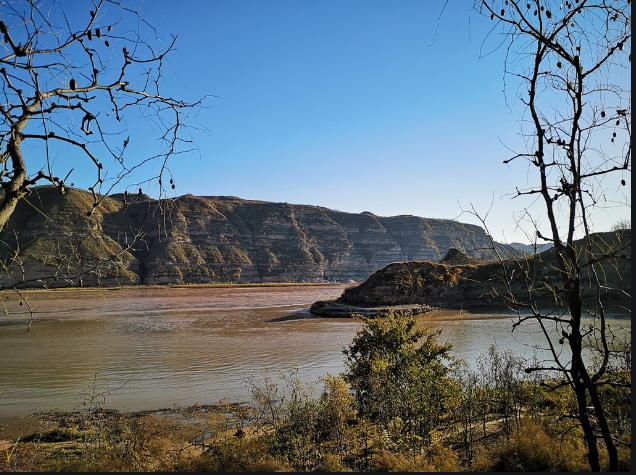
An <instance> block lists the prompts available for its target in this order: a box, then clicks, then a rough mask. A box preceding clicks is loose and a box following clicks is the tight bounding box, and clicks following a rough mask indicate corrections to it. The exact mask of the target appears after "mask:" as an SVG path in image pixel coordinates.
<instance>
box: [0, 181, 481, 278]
mask: <svg viewBox="0 0 636 475" xmlns="http://www.w3.org/2000/svg"><path fill="white" fill-rule="evenodd" d="M27 198H28V201H27V200H21V201H20V203H19V205H18V207H17V209H16V211H15V213H14V214H13V216H12V217H11V219H10V221H9V224H8V226H7V229H6V230H4V231H3V232H2V233H0V239H1V240H2V242H3V244H2V249H1V253H0V257H1V258H2V259H3V260H5V262H9V261H6V259H10V258H11V256H12V255H13V254H12V253H13V252H14V250H15V249H17V245H18V243H19V249H20V252H19V258H20V259H22V260H21V261H20V262H21V263H22V267H23V268H24V272H25V277H26V279H27V280H28V279H36V278H39V277H41V276H45V275H51V274H52V273H54V272H55V270H56V269H59V271H58V274H59V273H61V272H64V274H65V275H70V276H73V275H76V273H77V272H81V271H84V270H87V269H90V268H92V267H93V266H96V265H98V264H99V267H98V268H97V269H95V270H94V271H93V272H92V273H91V274H90V275H86V276H84V277H83V283H84V284H85V285H94V284H96V283H97V282H98V278H99V282H100V283H101V284H103V285H116V284H119V283H121V284H137V283H140V284H150V285H152V284H166V283H209V282H325V281H327V282H335V281H337V282H350V281H361V280H364V279H366V278H367V277H369V275H371V274H372V273H373V272H375V271H377V270H378V269H381V268H382V267H384V266H386V265H388V264H390V263H392V262H401V261H410V260H420V261H421V260H432V261H437V260H439V259H440V258H441V257H442V256H444V255H445V254H446V252H447V251H448V249H449V248H451V247H456V248H459V249H462V250H463V251H470V250H473V249H479V248H483V247H487V246H488V245H489V243H490V241H489V238H488V236H487V235H486V234H485V233H484V230H483V229H482V228H481V227H479V226H474V225H470V224H463V223H459V222H456V221H451V220H439V219H427V218H420V217H417V216H410V215H405V216H394V217H381V216H375V215H373V214H372V213H368V212H364V213H360V214H355V213H345V212H341V211H335V210H331V209H327V208H322V207H318V206H309V205H292V204H287V203H270V202H266V201H250V200H243V199H240V198H235V197H227V196H192V195H185V196H182V197H179V198H177V199H174V200H171V201H169V202H161V203H159V202H157V201H156V200H152V199H150V198H149V197H147V196H145V195H142V196H130V195H129V196H127V197H125V196H124V195H122V194H120V195H113V196H111V197H109V198H106V199H105V200H104V202H103V204H102V206H100V207H99V208H98V209H97V210H96V211H95V212H94V213H93V215H92V216H87V211H88V210H90V208H91V203H92V198H91V196H90V194H89V193H87V192H84V191H81V190H78V189H70V190H68V191H67V192H66V193H65V194H64V195H60V193H59V190H57V189H56V188H53V187H38V188H36V189H35V190H34V193H33V194H32V195H30V196H29V197H27ZM138 231H142V232H143V239H139V240H137V241H136V242H135V244H134V246H133V247H132V248H130V249H127V244H129V243H131V242H132V237H133V235H134V234H135V233H136V232H138ZM16 236H17V241H16ZM126 249H127V250H126ZM115 254H119V255H118V257H116V258H115V259H112V260H111V261H109V262H107V263H104V262H103V260H104V259H108V258H110V257H111V256H113V255H115ZM481 255H482V257H483V252H481ZM471 256H474V257H479V256H480V252H475V253H472V254H471ZM9 270H10V272H9V273H7V272H6V271H5V272H3V274H2V283H3V284H6V283H9V282H12V281H15V280H16V279H18V278H19V274H21V272H22V271H21V270H20V269H18V268H16V266H15V265H14V266H13V268H11V269H9ZM11 271H17V273H11ZM56 283H58V284H59V285H68V283H65V282H64V281H63V279H59V280H58V281H56Z"/></svg>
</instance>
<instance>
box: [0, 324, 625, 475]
mask: <svg viewBox="0 0 636 475" xmlns="http://www.w3.org/2000/svg"><path fill="white" fill-rule="evenodd" d="M358 318H360V320H361V321H362V323H363V326H362V328H361V329H359V330H358V332H357V334H356V336H355V337H354V338H353V339H352V341H351V342H350V344H349V346H348V348H346V349H344V350H343V352H344V356H345V371H344V372H343V373H342V374H340V375H338V376H334V375H327V376H325V377H324V378H323V381H322V383H323V385H322V386H323V389H322V390H321V392H320V394H314V393H313V388H311V387H310V386H308V385H306V384H304V383H302V382H301V379H300V377H299V374H298V371H297V368H295V367H293V366H292V367H290V368H287V369H285V370H280V371H279V374H278V377H275V376H273V375H272V374H271V373H270V372H269V371H268V370H267V369H266V368H265V369H263V371H262V373H261V377H260V378H246V384H247V385H248V387H249V388H250V390H251V394H252V400H251V402H250V403H249V404H229V403H228V402H221V403H220V404H219V405H217V406H214V407H209V406H208V407H207V409H201V410H200V411H199V414H203V415H204V417H205V425H204V426H203V427H202V428H201V429H200V430H199V432H198V433H190V434H189V435H187V436H186V434H185V433H184V432H185V431H183V432H182V433H181V435H183V436H186V437H182V438H181V439H178V438H176V436H175V434H179V432H177V431H175V429H177V427H173V426H170V427H167V426H166V425H165V424H164V425H161V424H160V423H159V422H158V421H157V420H156V419H152V418H148V417H147V414H141V413H137V414H122V413H119V412H117V411H112V410H107V409H105V408H104V407H105V397H106V394H107V392H99V391H95V388H93V391H88V392H86V393H84V395H83V396H84V403H85V404H84V407H85V409H84V410H83V411H80V412H76V413H70V414H69V413H67V414H55V413H50V414H47V415H45V417H46V418H47V419H49V424H48V426H47V429H46V430H42V431H41V433H39V434H34V435H32V436H31V437H27V438H26V439H23V440H18V443H17V444H15V445H13V446H12V447H9V448H7V449H6V450H5V451H4V452H5V453H4V457H2V458H1V459H0V469H2V470H7V471H8V470H41V471H58V470H66V471H74V470H111V471H120V470H121V471H149V470H164V471H466V470H468V471H588V470H590V465H589V464H588V463H587V459H586V452H587V451H586V447H585V443H584V439H583V437H582V433H581V429H580V426H579V425H578V423H577V421H576V420H574V419H573V418H572V414H573V413H574V411H575V408H576V401H575V400H574V395H573V392H572V391H569V390H568V389H567V388H564V387H561V388H559V389H554V388H552V387H550V383H551V382H553V380H554V377H555V376H554V375H553V374H550V373H548V372H533V373H527V372H526V371H524V368H526V367H527V365H528V364H533V363H536V362H532V361H527V360H525V359H524V358H522V357H521V356H519V355H517V354H515V353H513V352H511V351H509V350H506V351H501V350H499V349H498V348H496V347H494V346H493V347H491V348H490V349H489V351H488V352H487V353H486V354H483V355H481V357H480V358H479V359H478V362H477V368H476V370H474V369H471V368H470V367H469V366H468V365H467V364H466V363H465V362H464V361H462V360H459V359H456V358H453V357H452V356H451V355H450V353H449V352H450V350H451V347H450V345H448V344H440V343H438V339H437V337H438V336H439V332H431V331H430V330H428V329H421V328H418V325H417V323H418V322H417V319H416V318H415V317H412V316H408V315H406V314H402V313H399V312H391V313H388V314H386V315H384V316H383V318H375V319H373V318H369V317H358ZM615 344H616V350H617V351H620V350H621V349H622V353H619V354H621V355H622V358H621V359H617V360H616V361H618V362H619V363H617V364H616V365H615V366H614V367H613V368H611V371H609V372H608V374H606V375H605V376H604V378H607V379H608V381H609V380H612V381H616V380H619V381H622V382H624V383H626V384H625V385H624V386H619V385H609V384H608V385H606V386H602V388H603V390H602V391H601V393H600V395H601V397H602V398H603V402H604V407H607V408H609V409H608V420H609V422H610V424H611V430H612V434H613V437H614V438H615V440H616V442H617V445H618V452H619V456H620V466H619V468H620V469H621V470H630V460H631V360H630V353H629V348H630V347H629V345H630V344H629V342H625V343H624V346H621V345H620V344H619V343H618V342H615ZM590 364H591V365H595V364H597V363H596V362H595V361H592V362H591V363H590ZM609 373H611V374H609ZM196 409H197V408H196V407H195V408H190V414H192V413H193V412H196ZM186 412H187V411H186ZM602 460H604V461H605V464H607V459H606V457H605V455H604V454H602ZM605 468H607V467H605Z"/></svg>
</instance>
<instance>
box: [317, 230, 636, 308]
mask: <svg viewBox="0 0 636 475" xmlns="http://www.w3.org/2000/svg"><path fill="white" fill-rule="evenodd" d="M591 238H592V239H593V241H594V246H593V249H594V253H595V254H596V255H597V256H598V255H602V254H604V253H605V254H607V255H609V254H612V253H613V252H614V251H616V250H617V249H622V248H624V249H622V250H621V251H620V253H619V254H620V255H624V256H625V257H626V258H611V259H607V260H604V261H603V262H602V263H599V264H596V266H597V273H598V275H599V277H600V281H601V286H602V288H601V292H602V294H603V302H604V303H605V305H610V304H611V305H622V306H625V307H627V308H631V300H630V298H629V297H628V295H629V294H630V293H631V230H623V231H619V232H607V233H597V234H594V235H592V236H591ZM575 248H576V249H577V255H579V256H581V261H580V263H583V256H584V255H585V252H584V251H583V248H584V244H583V242H582V241H577V242H575ZM449 262H450V264H449ZM504 268H505V270H506V272H505V275H507V276H512V278H511V279H510V280H509V283H508V284H509V286H510V289H511V290H512V292H513V293H514V295H515V296H518V298H519V299H520V300H521V301H527V295H528V285H530V287H531V288H532V294H533V298H535V299H536V300H537V301H538V302H541V303H543V304H554V303H555V299H558V298H560V297H559V296H558V295H555V293H554V292H553V290H552V289H553V288H554V286H555V285H558V286H561V285H562V284H561V276H560V274H559V272H558V271H557V270H556V257H555V250H554V248H551V249H548V250H547V251H544V252H542V253H540V254H538V255H537V256H536V258H532V257H528V258H521V259H509V260H506V261H504V262H503V263H501V262H499V261H488V262H470V260H469V259H467V258H466V256H465V255H463V254H462V253H461V252H459V251H458V250H456V249H455V250H451V251H450V252H449V253H448V254H447V255H446V256H445V257H444V258H443V259H442V262H441V263H435V262H430V261H429V262H421V261H420V262H417V261H411V262H397V263H393V264H390V265H388V266H386V267H384V268H383V269H380V270H378V271H377V272H375V273H374V274H373V275H372V276H371V277H369V278H368V279H367V280H366V281H365V282H363V283H362V284H360V285H358V286H355V287H350V288H348V289H346V290H345V291H344V293H343V294H342V296H341V297H340V298H338V299H337V300H335V301H321V302H316V303H315V304H314V305H313V306H312V307H311V312H312V313H315V314H318V315H325V316H348V315H351V314H353V313H367V314H369V313H378V311H377V309H383V308H384V309H386V308H387V307H395V306H401V307H402V308H404V309H405V310H406V311H408V312H409V313H414V314H416V313H425V311H426V309H428V311H430V309H432V308H446V309H460V308H475V307H484V306H505V305H507V304H508V303H509V300H508V299H507V298H506V297H507V296H508V295H509V293H508V291H507V288H506V285H505V282H504V279H503V276H504ZM526 271H528V273H527V274H526ZM525 276H528V278H529V280H526V278H525ZM595 282H596V281H595V279H594V278H593V275H592V273H591V271H590V269H589V267H587V268H585V270H584V272H583V275H582V280H581V284H582V285H581V286H582V289H583V297H584V299H588V301H589V302H593V297H594V296H595V295H596V293H597V290H598V286H597V285H596V283H595ZM610 289H611V290H610ZM369 309H375V310H369ZM361 310H363V312H361Z"/></svg>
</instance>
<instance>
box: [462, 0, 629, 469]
mask: <svg viewBox="0 0 636 475" xmlns="http://www.w3.org/2000/svg"><path fill="white" fill-rule="evenodd" d="M630 3H631V2H630V0H616V1H613V0H612V1H609V0H572V1H569V0H565V1H564V2H563V3H561V0H559V1H551V0H542V1H539V0H524V1H518V0H475V1H474V9H475V10H476V11H477V12H478V13H480V14H482V15H484V16H486V17H489V18H490V20H492V21H493V22H494V27H493V29H492V30H491V33H490V34H489V35H488V38H494V37H495V36H496V37H497V38H496V42H497V44H498V45H499V47H502V48H505V49H506V56H505V78H506V81H511V82H514V83H516V84H518V92H519V94H518V99H519V100H520V101H521V102H522V103H523V104H524V105H525V113H524V117H523V120H522V131H521V136H522V137H523V139H524V142H525V150H523V151H521V152H520V153H517V154H516V155H514V156H513V157H512V158H510V159H509V160H506V161H505V162H504V163H510V162H512V161H513V160H527V162H528V167H529V168H530V169H531V170H534V173H536V174H535V175H534V176H535V179H534V183H535V184H534V185H531V186H530V187H528V188H523V189H519V188H517V190H516V196H524V195H535V196H537V197H538V198H539V200H540V201H542V203H543V205H544V207H543V209H544V212H545V216H546V217H547V226H548V227H549V229H548V230H547V231H546V230H545V229H543V232H542V230H541V229H540V227H541V225H540V224H539V222H538V220H537V219H536V216H535V217H532V215H531V213H530V211H528V210H526V211H525V215H524V216H523V219H524V220H526V219H527V220H529V221H530V223H531V224H532V225H533V226H534V230H535V232H536V236H537V237H538V238H539V239H542V240H543V241H548V242H551V243H553V244H554V263H551V265H553V266H554V271H553V272H549V269H546V263H545V262H544V263H538V262H537V261H536V259H532V258H530V259H528V260H527V261H526V262H527V265H526V266H525V267H524V268H521V269H518V268H515V267H518V266H514V265H507V266H504V272H505V273H506V279H505V280H506V283H507V288H508V290H509V295H508V299H509V303H510V305H511V306H512V307H513V308H515V309H516V310H517V311H518V312H519V317H518V321H517V322H516V323H515V327H518V326H519V325H521V324H522V323H524V322H528V321H532V322H535V323H536V324H537V325H538V326H539V328H540V329H541V331H542V332H543V334H544V335H545V338H546V342H547V346H546V348H547V351H548V352H549V354H550V355H551V356H550V358H547V359H546V361H545V365H539V366H536V367H530V368H527V369H526V371H527V372H528V373H532V372H535V371H545V370H549V371H557V372H559V373H560V374H562V379H561V380H560V381H558V380H557V381H556V382H555V381H553V382H552V383H547V384H551V385H552V387H554V388H559V387H567V388H571V389H572V390H573V392H574V395H575V397H576V411H575V413H574V414H573V415H572V417H575V418H576V419H577V420H578V422H579V424H580V426H581V428H582V430H583V434H584V437H585V441H586V443H587V446H588V450H589V463H590V466H591V468H592V470H593V471H600V469H601V454H600V451H601V450H603V449H604V450H606V451H607V454H608V458H609V470H610V471H615V470H618V455H617V449H616V444H619V443H622V441H621V440H619V438H618V437H617V436H616V433H615V432H616V431H615V430H613V427H612V424H611V419H612V412H613V410H612V408H611V407H608V406H607V404H604V402H603V400H602V397H601V391H602V390H603V388H604V387H608V386H610V387H614V388H623V389H624V390H625V397H626V398H627V400H628V401H630V403H631V389H630V385H629V381H625V380H624V379H622V380H621V379H620V378H619V377H617V376H616V377H615V375H617V374H618V371H616V370H617V369H618V368H619V367H620V364H621V363H620V361H621V358H622V357H623V358H624V357H625V356H626V355H627V356H628V354H629V351H630V345H631V343H629V342H626V344H625V345H624V346H623V347H622V348H617V347H616V345H614V344H613V338H614V337H615V335H614V333H613V332H612V328H611V326H610V323H609V321H608V311H609V310H610V309H611V305H608V301H611V302H616V301H620V299H617V295H616V294H618V293H621V292H622V293H623V294H626V292H625V291H624V290H616V289H611V288H610V286H609V285H608V284H607V281H606V280H605V277H606V275H605V274H606V272H609V271H611V270H612V267H613V268H614V270H618V269H619V268H620V266H618V264H617V262H618V261H619V260H621V259H625V260H631V232H627V233H620V232H619V233H616V234H615V235H614V238H613V239H611V240H607V239H601V238H600V237H599V235H595V234H594V233H593V221H592V220H593V217H592V214H593V212H594V211H595V210H597V209H599V208H603V207H609V206H610V205H615V204H616V202H615V201H614V202H612V200H616V199H619V198H620V195H621V192H620V190H621V188H622V186H625V185H626V181H625V180H626V179H628V178H629V176H630V173H631V91H630V89H629V86H626V87H625V86H622V85H621V82H620V80H619V79H617V78H618V77H619V74H620V73H621V72H624V73H627V74H626V76H629V68H630V64H629V63H630V62H631V54H630V52H631V4H630ZM488 38H486V41H487V40H488ZM501 38H503V42H502V40H501ZM623 195H624V194H623ZM616 196H618V197H619V198H614V197H616ZM622 199H623V205H625V206H631V205H630V203H629V198H628V197H623V198H622ZM577 239H579V240H577ZM519 271H520V272H519ZM512 272H517V276H520V277H517V279H521V280H525V289H526V290H525V292H523V293H520V292H519V288H518V286H515V285H512V281H513V275H512ZM546 297H547V298H549V299H550V300H551V302H552V305H551V306H550V305H546ZM625 297H626V298H625V299H623V301H625V300H627V301H629V298H630V297H629V295H625ZM617 305H620V304H617ZM555 306H556V308H554V307H555ZM627 310H629V311H631V309H630V308H627ZM592 351H595V352H597V356H598V359H597V361H598V363H597V364H596V365H595V366H586V364H585V360H584V358H585V355H586V352H592ZM623 367H624V366H623Z"/></svg>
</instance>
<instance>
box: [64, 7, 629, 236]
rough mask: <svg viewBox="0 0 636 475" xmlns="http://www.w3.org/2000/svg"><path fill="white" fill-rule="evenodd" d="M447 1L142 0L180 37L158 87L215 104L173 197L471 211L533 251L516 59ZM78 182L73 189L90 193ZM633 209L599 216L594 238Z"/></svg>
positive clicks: (199, 122) (202, 120) (148, 15)
mask: <svg viewBox="0 0 636 475" xmlns="http://www.w3.org/2000/svg"><path fill="white" fill-rule="evenodd" d="M444 4H445V2H444V0H428V1H421V0H414V1H409V0H396V1H375V0H365V1H359V0H348V1H346V2H342V1H331V0H322V1H310V0H307V1H284V0H279V1H274V0H268V1H249V0H238V1H229V0H207V1H200V0H180V1H178V2H175V1H174V0H165V1H164V0H152V1H147V2H145V3H144V4H143V7H142V10H141V11H142V13H143V16H144V18H145V20H147V21H148V22H149V23H151V24H153V25H155V26H157V28H158V30H157V31H158V37H159V38H160V39H161V40H162V41H161V43H162V44H164V45H165V44H167V43H168V42H169V41H170V39H171V35H178V40H177V43H176V47H175V51H174V52H173V53H171V54H170V55H169V56H168V64H167V67H166V69H165V70H164V73H165V74H164V79H165V81H164V83H163V85H162V87H163V91H165V92H166V93H167V95H170V96H172V97H179V98H183V99H185V100H192V101H194V100H198V99H199V98H201V97H203V96H207V98H206V99H205V101H204V108H202V109H200V110H199V111H198V113H197V115H196V118H195V121H194V122H192V123H191V125H193V126H194V127H198V128H200V129H201V131H200V132H199V133H197V134H196V136H195V144H196V149H195V150H194V151H192V152H191V153H186V154H183V155H178V156H176V157H173V159H172V160H171V162H170V163H169V166H170V170H171V172H172V174H173V176H174V179H175V183H176V189H175V190H174V192H172V190H171V193H174V195H175V196H178V195H183V194H186V193H192V194H194V195H204V196H210V195H214V196H216V195H230V196H237V197H240V198H244V199H250V200H265V201H274V202H288V203H294V204H310V205H317V206H323V207H327V208H332V209H338V210H342V211H348V212H355V213H359V212H362V211H370V212H372V213H374V214H376V215H380V216H394V215H404V214H411V215H416V216H422V217H427V218H447V219H454V218H457V219H458V220H460V221H463V222H469V223H475V224H480V223H479V221H478V220H477V219H476V218H475V217H473V216H471V215H470V214H466V213H464V214H462V210H465V209H471V207H474V209H475V210H476V211H478V212H479V213H480V214H481V215H483V216H485V215H486V214H488V218H487V221H486V223H487V225H488V228H489V231H490V232H491V234H492V235H493V236H494V237H495V238H496V239H497V240H500V241H507V242H514V241H518V242H528V237H527V236H526V235H525V234H524V233H523V232H522V231H521V230H519V229H516V227H515V219H514V213H515V212H519V211H521V210H523V209H524V208H525V207H529V206H531V207H532V208H531V209H533V210H534V213H535V214H536V216H538V217H540V216H541V211H542V203H536V202H535V201H536V200H535V199H534V198H532V199H528V198H515V199H511V198H512V196H513V195H514V192H515V187H517V186H518V187H520V188H521V187H524V186H527V185H528V184H529V183H533V180H534V179H535V175H534V174H533V173H534V171H533V170H530V169H528V167H527V165H526V164H525V163H523V162H519V163H516V162H513V163H512V164H510V165H504V164H503V161H504V160H506V159H507V158H510V156H511V155H512V154H513V153H512V152H511V150H515V149H519V148H521V144H522V142H521V139H520V137H519V130H520V125H519V120H520V119H521V115H522V113H523V106H522V104H520V103H519V101H518V100H515V97H514V96H515V93H516V91H515V89H514V85H512V86H511V85H510V84H508V87H507V88H505V87H504V75H503V67H504V53H505V50H503V49H500V50H498V51H495V52H494V53H492V54H490V55H485V54H484V53H485V51H481V47H482V41H483V39H484V37H485V36H486V34H487V33H488V31H489V29H490V28H491V27H492V25H491V24H490V23H489V22H488V21H487V20H486V19H484V18H482V17H480V16H479V15H477V14H476V13H475V12H472V13H471V6H472V2H471V1H465V0H455V1H453V0H451V1H450V2H449V3H448V5H447V6H446V9H445V11H444V14H443V15H442V16H441V18H440V13H441V11H442V8H443V7H444ZM80 14H81V15H84V16H85V15H86V14H85V12H82V11H81V10H80V9H77V10H76V13H72V14H71V16H73V15H80ZM128 128H129V131H130V135H131V137H132V140H131V147H137V150H140V151H141V150H142V149H143V150H152V149H153V147H158V143H157V141H156V137H154V136H153V135H152V133H150V132H148V130H146V129H142V128H141V126H139V127H137V125H136V124H135V123H128ZM132 150H133V151H134V150H135V149H134V148H133V149H132ZM62 160H63V158H59V161H60V162H61V161H62ZM156 171H157V170H156V169H154V170H148V169H143V168H142V169H140V170H139V172H137V173H136V174H135V175H134V176H133V177H131V181H130V182H129V183H132V182H135V181H141V180H143V179H144V174H149V173H153V172H154V173H156ZM82 173H83V172H81V171H78V172H77V173H76V175H75V176H74V180H75V181H76V182H77V184H78V185H79V186H82V187H84V188H87V187H88V186H90V185H86V186H84V184H85V183H89V182H90V179H88V178H85V177H84V176H83V175H82ZM625 189H626V194H627V196H629V195H630V193H631V183H630V182H629V180H628V186H627V187H625ZM114 191H123V188H122V189H115V190H114ZM533 203H534V204H533ZM629 214H630V211H629V208H627V207H622V208H615V209H611V210H610V211H605V212H599V213H597V214H595V215H594V221H593V224H594V227H595V230H598V231H602V230H607V229H609V227H610V226H611V225H612V224H613V223H614V222H616V221H617V220H618V219H620V218H625V217H628V216H629ZM542 223H543V224H545V220H544V221H542ZM546 231H547V229H546ZM544 234H545V233H544Z"/></svg>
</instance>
